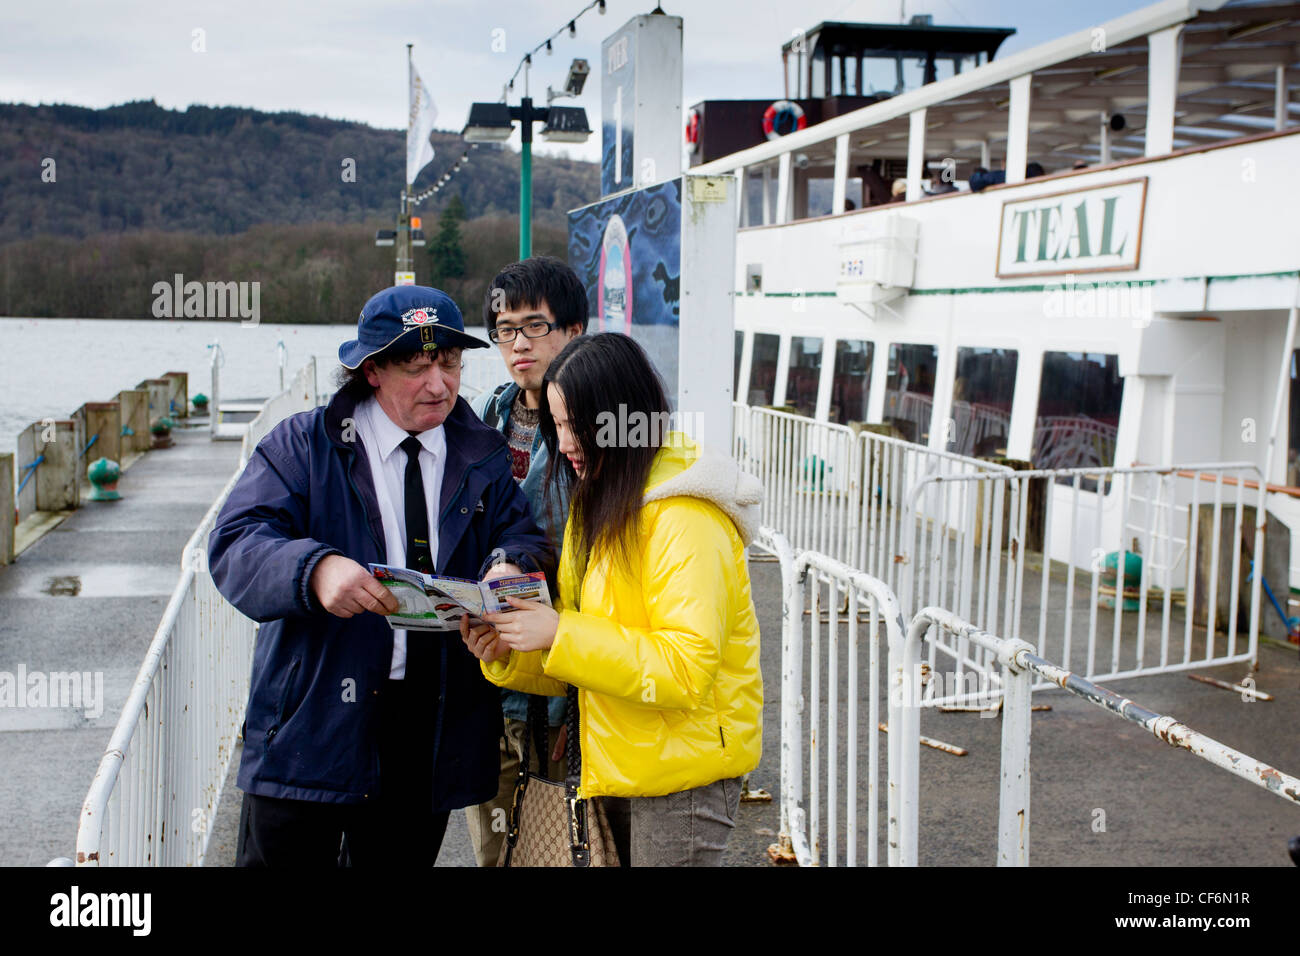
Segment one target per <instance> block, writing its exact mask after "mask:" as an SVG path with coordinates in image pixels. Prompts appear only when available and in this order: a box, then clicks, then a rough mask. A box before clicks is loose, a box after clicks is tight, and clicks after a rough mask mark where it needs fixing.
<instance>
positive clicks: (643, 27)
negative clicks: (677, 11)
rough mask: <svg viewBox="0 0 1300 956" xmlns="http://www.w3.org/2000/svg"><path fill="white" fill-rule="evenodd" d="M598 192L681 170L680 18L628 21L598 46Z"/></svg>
mask: <svg viewBox="0 0 1300 956" xmlns="http://www.w3.org/2000/svg"><path fill="white" fill-rule="evenodd" d="M600 112H601V124H600V130H601V153H600V194H601V195H602V196H608V195H611V194H612V193H617V192H622V191H623V190H625V189H631V188H632V187H634V186H643V185H646V184H647V183H657V182H662V181H663V180H666V179H671V178H673V177H674V176H676V175H677V174H678V173H680V172H681V169H682V129H683V127H682V18H681V17H670V16H665V15H664V14H662V13H658V14H655V13H650V14H643V15H640V16H635V17H633V18H632V19H630V20H628V21H627V23H625V24H623V25H622V26H621V27H619V28H618V29H617V30H615V31H614V32H613V33H611V34H610V35H609V36H607V37H606V38H605V39H604V41H603V42H602V43H601V45H600Z"/></svg>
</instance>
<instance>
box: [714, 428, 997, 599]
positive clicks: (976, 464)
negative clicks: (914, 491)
mask: <svg viewBox="0 0 1300 956" xmlns="http://www.w3.org/2000/svg"><path fill="white" fill-rule="evenodd" d="M732 422H733V428H732V436H733V437H732V450H733V455H734V456H735V458H736V461H737V462H738V463H739V465H740V467H741V469H742V470H744V471H747V472H749V473H750V474H753V475H755V476H757V477H758V479H759V480H760V481H761V482H762V483H763V504H762V521H763V524H764V525H765V526H767V527H771V528H776V529H778V530H780V532H781V533H782V534H784V535H786V537H787V538H788V540H789V541H790V544H791V545H792V546H793V547H794V548H796V549H799V550H808V551H817V552H819V553H821V554H825V555H828V556H830V557H832V558H834V559H835V560H837V561H841V562H843V563H844V564H847V565H849V566H850V567H854V568H858V569H860V570H862V571H865V572H866V573H867V574H870V575H872V576H874V577H877V578H879V579H880V580H882V581H884V582H886V583H887V584H888V585H889V586H890V587H892V588H896V587H897V579H898V575H897V571H896V569H895V560H896V556H897V555H898V541H899V538H900V537H901V535H902V530H903V527H904V524H903V518H904V512H905V510H906V503H907V492H908V490H909V489H911V488H912V487H913V486H914V485H916V484H917V483H918V482H920V481H921V480H922V479H923V478H925V477H927V476H942V477H947V476H950V475H958V474H961V475H966V474H1003V473H1005V474H1010V473H1011V469H1009V468H1006V467H1004V466H1001V465H996V464H993V463H992V462H987V461H981V460H979V459H975V458H967V457H965V456H962V455H955V454H951V453H949V452H944V451H936V450H934V449H930V448H926V447H925V446H923V445H918V444H916V443H914V442H909V441H904V440H902V439H899V438H890V437H887V436H884V435H877V434H874V433H872V432H866V431H863V432H855V431H854V430H853V429H851V428H849V427H847V426H845V425H836V424H832V423H828V422H819V421H815V420H814V419H811V418H806V417H804V416H802V415H795V414H793V413H790V412H781V411H776V410H774V409H768V408H755V407H753V406H749V405H744V404H741V403H735V404H734V405H733V420H732Z"/></svg>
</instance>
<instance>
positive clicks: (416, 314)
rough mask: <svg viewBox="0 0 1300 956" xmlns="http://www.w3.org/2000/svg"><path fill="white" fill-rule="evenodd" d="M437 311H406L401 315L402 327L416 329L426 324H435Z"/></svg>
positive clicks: (426, 309)
mask: <svg viewBox="0 0 1300 956" xmlns="http://www.w3.org/2000/svg"><path fill="white" fill-rule="evenodd" d="M437 321H438V310H437V309H429V308H425V309H408V310H407V311H405V312H403V313H402V327H403V328H405V329H414V328H418V327H419V326H421V325H424V323H426V322H435V323H436V322H437Z"/></svg>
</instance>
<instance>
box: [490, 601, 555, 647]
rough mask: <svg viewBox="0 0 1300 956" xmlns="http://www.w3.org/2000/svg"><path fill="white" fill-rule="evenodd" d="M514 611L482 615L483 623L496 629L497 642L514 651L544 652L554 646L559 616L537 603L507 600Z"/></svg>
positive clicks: (550, 608)
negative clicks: (485, 622)
mask: <svg viewBox="0 0 1300 956" xmlns="http://www.w3.org/2000/svg"><path fill="white" fill-rule="evenodd" d="M506 600H507V601H508V602H509V603H510V606H511V607H513V608H517V609H518V610H515V611H503V612H501V613H499V614H484V615H483V620H485V621H487V622H488V623H489V624H491V625H492V626H493V627H495V628H496V632H497V635H498V639H499V640H500V641H501V642H503V643H505V644H507V645H508V646H509V648H510V649H513V650H516V651H544V650H546V649H547V648H548V647H550V646H551V645H552V644H554V643H555V629H556V627H557V626H558V625H559V623H560V615H558V614H556V613H555V609H554V608H552V607H548V606H547V605H545V604H542V603H540V602H538V601H521V600H519V598H516V597H509V596H507V597H506Z"/></svg>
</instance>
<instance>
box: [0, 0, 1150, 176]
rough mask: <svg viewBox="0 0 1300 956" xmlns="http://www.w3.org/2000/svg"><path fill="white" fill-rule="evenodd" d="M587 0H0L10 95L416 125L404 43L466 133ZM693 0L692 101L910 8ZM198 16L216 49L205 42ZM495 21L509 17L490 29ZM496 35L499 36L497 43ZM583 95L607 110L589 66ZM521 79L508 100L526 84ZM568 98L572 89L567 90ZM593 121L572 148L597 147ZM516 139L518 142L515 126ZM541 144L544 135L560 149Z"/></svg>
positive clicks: (1012, 13) (941, 2) (542, 81)
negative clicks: (826, 37) (813, 41)
mask: <svg viewBox="0 0 1300 956" xmlns="http://www.w3.org/2000/svg"><path fill="white" fill-rule="evenodd" d="M586 2H587V0H532V2H524V0H497V2H491V3H481V2H477V3H473V4H472V5H471V4H469V3H467V2H465V0H460V2H452V0H419V2H415V0H311V2H306V0H223V2H220V3H213V2H208V3H203V2H196V0H167V2H161V0H110V2H101V0H81V2H76V0H36V2H28V3H19V2H18V0H0V5H2V7H3V12H2V13H0V101H3V102H20V103H73V104H77V105H80V106H91V107H100V106H109V105H112V104H115V103H123V102H126V101H129V100H147V99H154V100H156V101H157V102H158V103H159V105H162V106H166V107H169V108H179V109H184V108H185V107H187V106H189V105H190V104H191V103H200V104H206V105H213V106H251V107H256V108H258V109H263V110H293V111H297V112H302V113H311V114H318V115H323V116H329V117H333V118H338V119H351V120H360V121H362V122H365V123H369V124H371V125H373V126H381V127H389V128H401V127H404V126H405V124H406V110H407V104H406V62H405V61H406V47H405V44H407V43H414V44H415V50H414V58H415V64H416V68H417V69H418V70H419V72H420V74H421V76H422V77H423V79H424V81H425V84H426V85H427V86H428V87H429V89H430V91H431V93H432V94H433V99H434V102H435V103H436V104H437V107H438V111H439V116H438V123H437V126H438V128H439V129H447V130H455V131H457V132H459V131H460V129H461V128H462V127H463V126H464V124H465V118H466V115H467V113H468V109H469V104H470V103H471V102H473V101H474V100H495V99H498V98H499V96H500V94H501V87H502V86H503V84H504V83H505V81H506V80H507V79H508V78H509V77H510V75H511V73H513V72H514V70H515V67H516V65H517V64H518V63H519V60H520V59H521V57H522V56H523V54H524V53H525V52H526V51H527V50H528V49H530V48H531V47H533V46H534V45H536V44H537V43H539V42H540V41H542V40H544V39H545V38H546V37H547V36H548V35H549V34H551V33H553V32H555V31H556V30H558V29H562V28H564V27H565V26H566V25H567V23H568V22H569V20H570V19H571V18H573V17H574V15H575V14H577V13H578V12H579V11H580V10H581V9H582V8H583V6H584V5H585V4H586ZM1146 5H1147V4H1145V3H1142V2H1139V0H1086V2H1084V0H1068V2H1065V0H1048V2H1044V0H909V2H907V3H906V4H905V12H906V15H907V16H909V17H910V16H911V15H913V14H916V13H929V14H932V15H933V16H934V21H935V23H937V24H944V25H956V26H1002V27H1015V28H1016V29H1017V30H1018V31H1019V32H1018V33H1017V34H1016V36H1014V37H1012V38H1011V39H1009V40H1008V41H1007V42H1006V43H1004V44H1003V46H1002V49H1001V50H1000V51H999V55H1006V54H1008V53H1012V52H1015V51H1017V50H1021V49H1025V48H1027V47H1030V46H1034V45H1037V44H1039V43H1043V42H1045V41H1047V40H1051V39H1053V38H1054V37H1057V36H1060V35H1062V34H1065V33H1070V32H1073V31H1075V30H1081V29H1084V28H1087V27H1091V26H1094V25H1096V24H1098V23H1102V22H1104V21H1106V20H1109V19H1113V18H1114V17H1116V16H1120V15H1122V14H1124V13H1128V12H1130V11H1132V10H1136V9H1139V8H1141V7H1143V6H1146ZM651 9H653V3H652V2H645V0H608V5H607V13H606V14H605V15H604V16H600V15H598V14H597V12H596V10H594V9H593V10H590V11H588V12H587V13H585V14H584V15H583V16H582V17H581V18H579V20H578V23H577V31H578V32H577V37H576V38H570V37H569V35H568V33H567V31H566V32H565V33H564V34H563V35H562V36H561V37H560V38H559V39H557V40H556V41H555V43H554V54H553V55H552V56H549V57H548V56H546V55H545V54H542V55H539V56H538V57H536V58H535V59H534V61H533V62H534V68H533V71H532V92H533V93H534V94H535V98H542V99H544V96H545V90H546V86H547V84H550V85H552V86H555V87H560V86H562V85H563V82H564V76H565V73H566V72H567V70H568V65H569V62H570V60H572V59H573V58H574V57H585V58H587V59H588V60H590V61H591V62H592V63H593V64H594V63H595V62H596V61H597V60H598V58H599V57H598V54H599V51H600V41H601V38H603V37H604V36H606V35H608V34H609V33H611V32H613V31H614V30H616V29H617V28H618V27H619V26H621V25H622V24H623V23H625V22H626V21H627V20H628V19H629V18H631V17H633V16H635V15H637V14H639V13H648V12H649V11H650V10H651ZM664 9H665V11H666V12H667V13H670V14H674V15H678V16H682V17H683V18H684V19H685V26H684V44H685V48H684V54H683V55H684V72H685V78H684V90H683V91H684V94H685V97H684V98H685V101H686V104H688V105H689V104H691V103H694V102H697V101H699V100H702V99H751V98H754V99H761V98H768V97H771V98H773V99H776V98H778V97H779V96H780V95H781V92H782V79H781V58H780V49H781V44H782V43H783V42H785V41H786V40H788V39H789V38H790V36H791V34H792V33H793V32H794V31H796V30H799V29H807V28H809V27H811V26H813V25H814V24H816V23H818V22H820V21H822V20H861V21H870V22H886V23H897V22H899V11H900V4H899V2H898V0H890V2H884V0H797V2H790V0H751V2H743V0H695V2H691V3H681V2H676V3H674V2H665V4H664ZM195 30H202V31H203V34H202V41H203V46H204V47H205V51H204V52H202V53H199V52H195V50H194V49H193V47H194V46H195V44H196V41H195V33H194V31H195ZM494 31H504V32H503V33H494ZM494 36H495V37H496V38H497V40H498V45H500V41H504V45H505V51H504V52H495V51H494V50H493V40H494ZM592 72H593V77H592V82H590V83H589V84H588V85H587V89H586V91H585V92H584V94H583V96H582V98H581V100H579V101H577V104H576V105H581V106H583V107H585V108H586V109H587V112H588V115H589V117H591V120H592V126H593V127H594V128H597V129H598V128H599V127H598V125H597V124H598V118H599V114H600V99H599V97H600V90H599V84H598V82H596V80H595V73H596V72H597V71H596V70H594V69H593V71H592ZM521 92H522V84H517V85H516V93H515V94H514V95H513V96H512V99H511V102H516V101H517V96H518V95H519V94H520V93H521ZM566 102H568V103H570V104H572V103H574V101H573V100H568V101H566ZM598 140H599V137H598V136H593V137H592V140H591V141H590V142H589V143H588V144H586V145H585V146H582V147H573V146H570V147H567V151H568V153H569V155H572V156H574V157H575V158H585V159H595V158H597V157H598V154H599V142H598ZM515 142H516V144H517V142H518V137H517V136H516V139H515ZM565 150H566V148H565V147H560V148H559V149H558V150H555V149H554V148H553V147H546V146H544V145H540V144H539V151H558V152H564V151H565Z"/></svg>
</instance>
